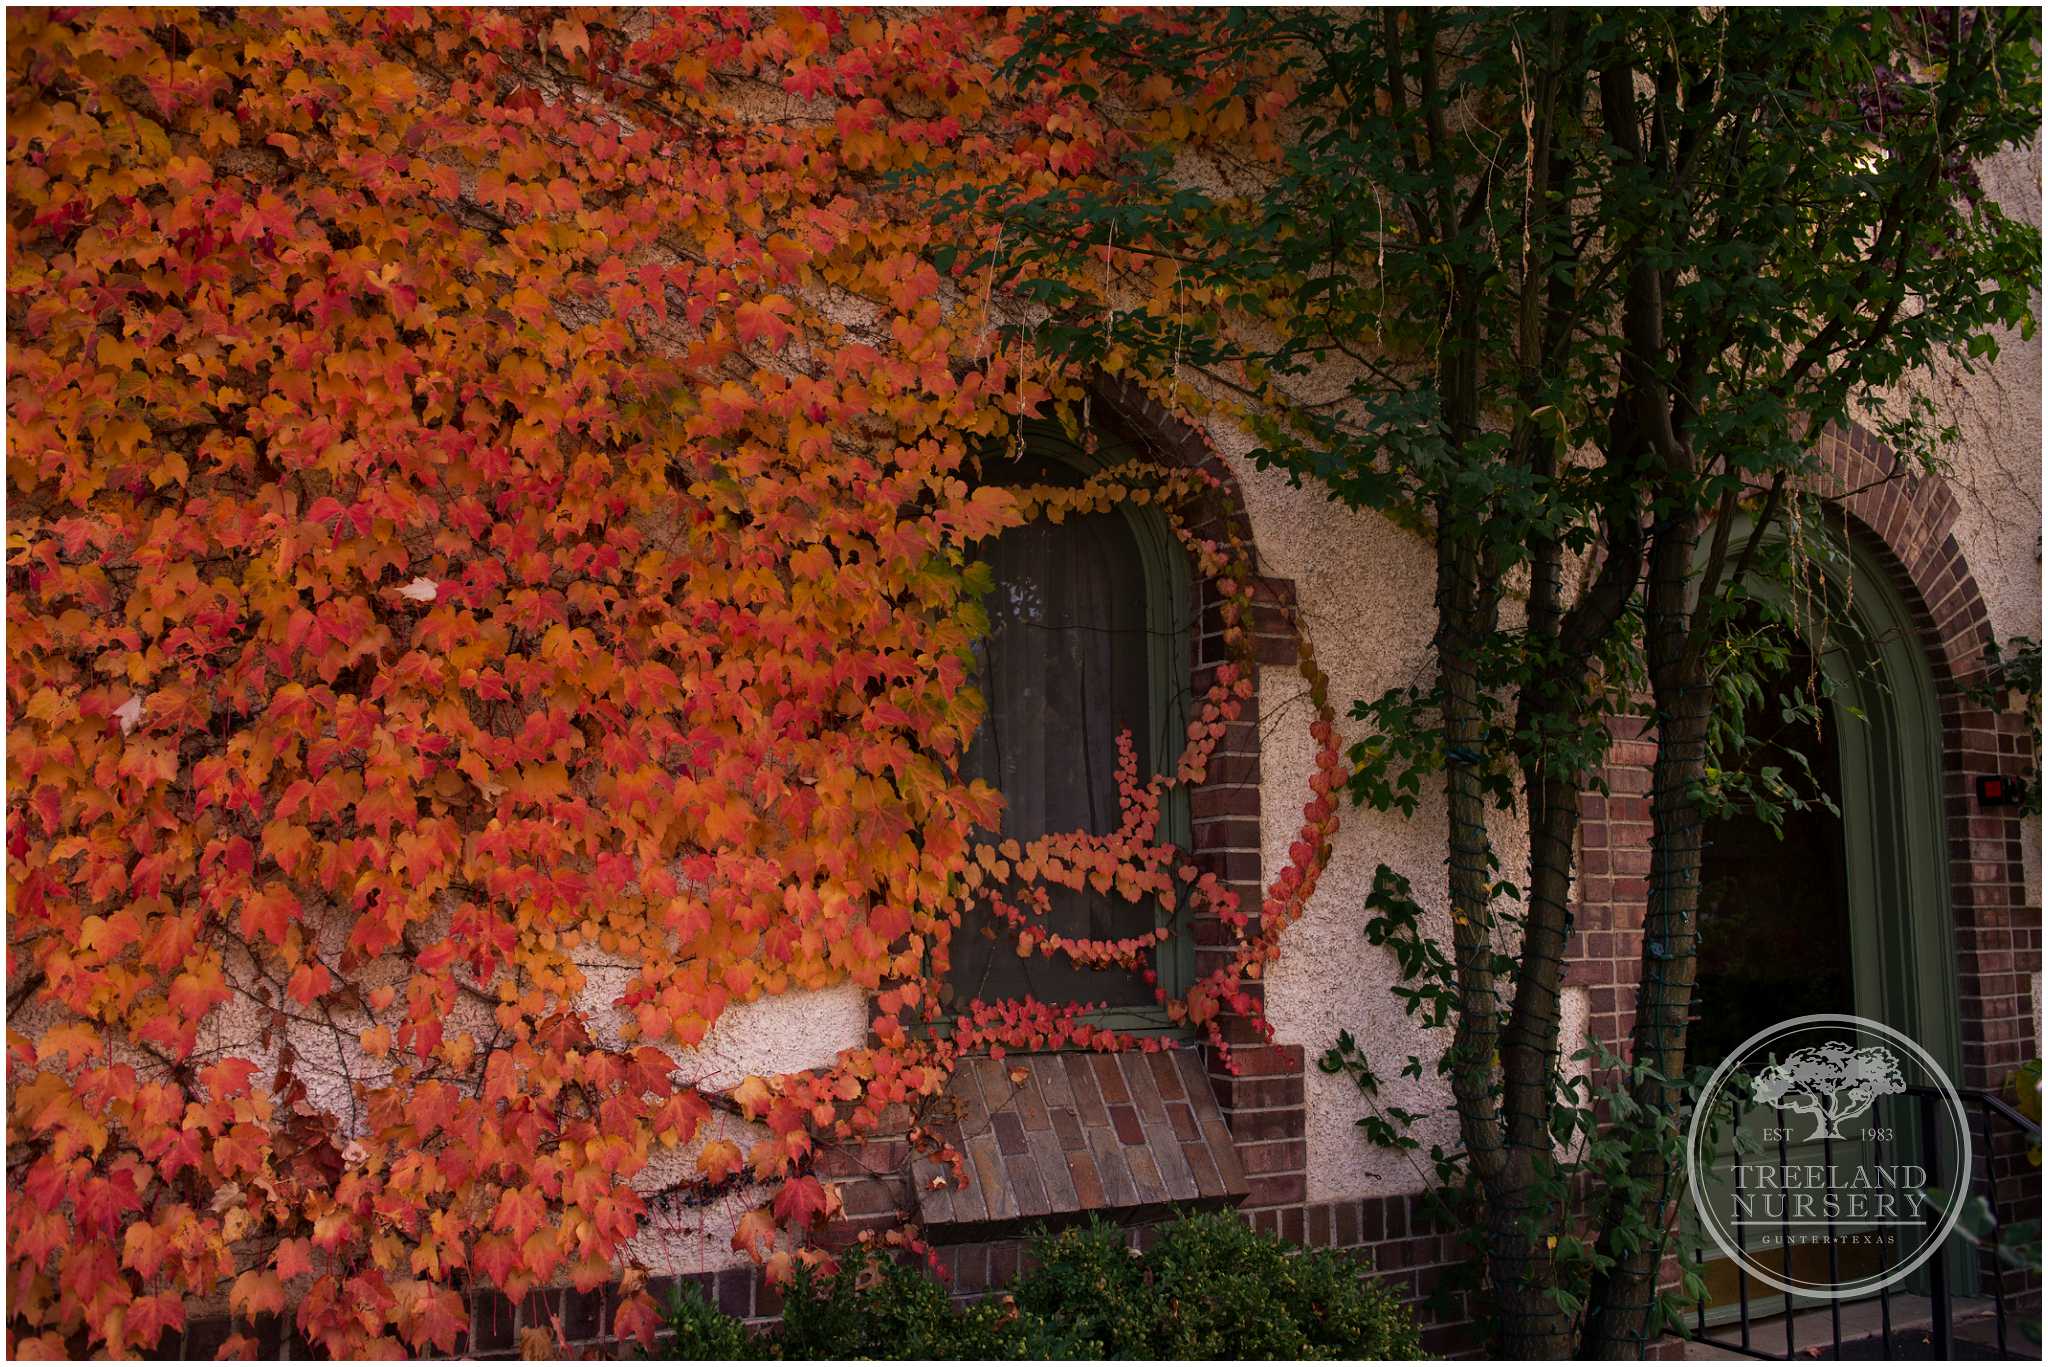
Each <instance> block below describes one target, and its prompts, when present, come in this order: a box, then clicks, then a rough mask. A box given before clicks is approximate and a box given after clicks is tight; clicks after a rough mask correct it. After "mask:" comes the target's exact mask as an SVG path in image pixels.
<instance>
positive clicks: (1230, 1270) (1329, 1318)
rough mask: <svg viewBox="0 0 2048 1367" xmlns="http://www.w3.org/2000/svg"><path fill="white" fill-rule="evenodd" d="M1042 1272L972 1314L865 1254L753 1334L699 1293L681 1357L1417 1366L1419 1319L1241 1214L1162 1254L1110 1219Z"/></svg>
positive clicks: (1065, 1236) (1054, 1249)
mask: <svg viewBox="0 0 2048 1367" xmlns="http://www.w3.org/2000/svg"><path fill="white" fill-rule="evenodd" d="M1032 1251H1033V1255H1034V1258H1035V1259H1036V1265H1035V1266H1034V1267H1033V1268H1032V1269H1031V1270H1030V1271H1029V1272H1027V1273H1026V1274H1025V1275H1024V1276H1023V1277H1022V1278H1021V1279H1019V1280H1018V1282H1017V1283H1016V1284H1015V1285H1014V1286H1013V1287H1012V1288H1011V1290H1010V1294H1009V1295H1007V1296H996V1297H991V1298H989V1299H986V1300H982V1301H979V1302H976V1303H974V1304H972V1305H967V1306H956V1305H954V1304H953V1303H952V1300H951V1298H950V1297H949V1296H948V1295H947V1294H946V1291H945V1289H944V1288H943V1287H942V1286H940V1285H939V1284H938V1283H937V1282H935V1281H933V1280H932V1279H931V1278H930V1277H928V1276H926V1275H925V1274H924V1273H923V1272H922V1271H920V1270H919V1269H917V1268H915V1267H912V1266H908V1265H904V1264H898V1263H890V1262H877V1261H873V1260H871V1259H869V1258H868V1257H867V1256H866V1255H864V1254H863V1253H861V1252H859V1251H855V1252H854V1253H850V1254H849V1255H847V1256H846V1257H845V1258H844V1259H843V1260H842V1261H841V1263H840V1266H839V1269H838V1271H836V1272H834V1273H833V1274H831V1275H830V1276H823V1277H820V1276H815V1275H813V1274H810V1273H809V1272H805V1273H802V1274H800V1275H799V1278H798V1280H797V1282H796V1284H795V1285H794V1286H793V1287H792V1288H791V1290H790V1294H789V1296H788V1298H787V1300H786V1302H785V1304H784V1307H783V1320H782V1324H781V1326H780V1327H779V1328H777V1329H774V1330H771V1331H769V1332H767V1333H765V1334H763V1335H761V1336H759V1337H753V1336H750V1335H749V1334H748V1333H747V1331H746V1330H745V1329H744V1328H743V1327H742V1326H741V1325H740V1324H739V1322H738V1321H736V1320H733V1319H730V1318H728V1317H726V1316H724V1315H721V1314H720V1313H719V1312H718V1311H717V1310H716V1309H714V1308H713V1307H711V1306H710V1305H709V1304H707V1303H705V1301H704V1300H703V1298H702V1297H701V1296H699V1295H697V1294H696V1292H695V1291H694V1289H693V1290H691V1291H690V1292H689V1293H688V1294H687V1296H686V1297H685V1299H684V1300H683V1301H681V1302H679V1303H678V1305H677V1307H676V1309H675V1310H674V1312H673V1313H672V1315H671V1318H670V1327H671V1328H672V1329H673V1330H674V1331H675V1338H674V1341H673V1343H672V1344H671V1345H670V1346H669V1347H668V1348H667V1350H666V1352H667V1355H668V1356H670V1357H673V1358H677V1359H711V1358H732V1357H775V1358H784V1359H789V1360H792V1361H796V1360H812V1359H819V1358H881V1359H910V1358H937V1359H963V1358H979V1359H998V1360H1009V1361H1019V1360H1047V1359H1055V1358H1122V1359H1138V1360H1146V1359H1161V1358H1168V1359H1188V1358H1210V1359H1214V1358H1311V1359H1313V1358H1416V1357H1420V1356H1422V1349H1421V1343H1420V1341H1419V1339H1418V1338H1417V1336H1416V1331H1415V1325H1414V1321H1413V1320H1412V1319H1411V1318H1410V1316H1409V1314H1408V1312H1407V1311H1406V1310H1405V1309H1403V1308H1402V1307H1401V1306H1400V1305H1399V1304H1398V1303H1397V1302H1396V1301H1395V1300H1394V1299H1393V1298H1392V1297H1391V1296H1389V1295H1388V1294H1387V1293H1386V1292H1385V1291H1384V1290H1382V1289H1381V1288H1379V1287H1378V1286H1375V1285H1371V1284H1369V1283H1367V1282H1365V1281H1364V1280H1363V1279H1362V1278H1361V1277H1360V1275H1359V1268H1358V1265H1357V1264H1356V1263H1353V1262H1350V1261H1348V1260H1346V1259H1344V1258H1340V1257H1338V1256H1337V1255H1335V1254H1333V1253H1328V1252H1314V1253H1302V1252H1294V1251H1291V1250H1290V1249H1289V1248H1288V1246H1287V1245H1285V1244H1283V1243H1281V1242H1280V1241H1279V1240H1278V1239H1275V1238H1273V1237H1272V1236H1270V1235H1264V1234H1258V1233H1255V1232H1253V1231H1252V1229H1251V1228H1250V1227H1249V1226H1247V1225H1246V1224H1245V1223H1244V1222H1243V1221H1242V1220H1239V1219H1237V1218H1236V1217H1234V1216H1231V1215H1200V1216H1195V1217H1193V1218H1190V1219H1186V1220H1179V1221H1175V1222H1174V1223H1172V1224H1169V1225H1166V1226H1164V1227H1163V1228H1162V1231H1161V1235H1160V1238H1159V1240H1158V1242H1157V1243H1156V1244H1155V1245H1154V1246H1153V1248H1152V1249H1151V1251H1150V1252H1148V1253H1143V1254H1140V1253H1139V1252H1137V1251H1136V1250H1134V1249H1132V1248H1130V1247H1129V1246H1128V1245H1126V1244H1125V1242H1124V1232H1123V1231H1122V1230H1120V1229H1118V1228H1116V1227H1114V1226H1111V1225H1106V1224H1102V1223H1099V1222H1098V1223H1095V1224H1091V1225H1088V1226H1087V1227H1085V1228H1078V1229H1069V1230H1066V1231H1064V1232H1061V1233H1058V1234H1049V1235H1040V1236H1039V1237H1038V1238H1037V1239H1035V1240H1034V1241H1033V1245H1032Z"/></svg>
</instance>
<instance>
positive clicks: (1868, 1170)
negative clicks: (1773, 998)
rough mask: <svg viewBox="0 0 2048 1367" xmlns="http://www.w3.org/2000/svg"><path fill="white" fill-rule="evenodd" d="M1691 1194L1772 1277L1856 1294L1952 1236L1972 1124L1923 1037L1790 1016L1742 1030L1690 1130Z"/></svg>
mask: <svg viewBox="0 0 2048 1367" xmlns="http://www.w3.org/2000/svg"><path fill="white" fill-rule="evenodd" d="M1685 1161H1686V1175H1687V1176H1688V1177H1689V1178H1690V1179H1691V1186H1692V1201H1693V1208H1694V1210H1695V1211H1697V1212H1698V1215H1699V1220H1700V1225H1701V1227H1702V1228H1703V1229H1704V1230H1705V1231H1706V1232H1707V1234H1708V1236H1709V1237H1711V1238H1712V1239H1713V1241H1714V1243H1715V1244H1716V1245H1717V1246H1718V1247H1719V1248H1720V1250H1721V1251H1722V1252H1723V1253H1725V1254H1726V1255H1727V1256H1728V1257H1729V1258H1730V1259H1732V1260H1733V1261H1734V1262H1735V1263H1736V1264H1737V1265H1738V1266H1740V1267H1741V1268H1742V1270H1743V1271H1745V1272H1747V1273H1748V1274H1749V1275H1750V1276H1752V1277H1754V1278H1756V1279H1757V1280H1758V1281H1760V1282H1763V1283H1764V1284H1765V1285H1767V1286H1771V1287H1775V1288H1776V1289H1777V1290H1779V1291H1783V1292H1787V1293H1793V1294H1797V1295H1801V1296H1810V1297H1816V1298H1819V1299H1823V1300H1839V1299H1842V1298H1845V1297H1850V1296H1863V1295H1868V1294H1870V1293H1872V1292H1875V1291H1877V1290H1879V1289H1881V1288H1883V1287H1887V1286H1890V1285H1892V1284H1893V1283H1894V1282H1897V1281H1900V1280H1901V1279H1903V1278H1905V1277H1908V1276H1910V1275H1912V1273H1913V1272H1914V1271H1915V1270H1917V1269H1918V1268H1919V1267H1920V1265H1921V1264H1923V1263H1925V1262H1926V1261H1927V1260H1928V1259H1929V1258H1931V1257H1933V1256H1934V1255H1935V1254H1936V1253H1937V1252H1938V1251H1939V1250H1940V1249H1941V1247H1942V1245H1943V1244H1944V1243H1945V1242H1946V1241H1947V1239H1948V1236H1949V1232H1950V1231H1951V1230H1953V1229H1954V1228H1955V1225H1956V1220H1957V1219H1958V1217H1960V1216H1961V1215H1962V1213H1963V1204H1964V1201H1965V1199H1966V1196H1967V1193H1968V1191H1969V1174H1970V1126H1969V1122H1968V1118H1967V1113H1966V1112H1965V1111H1964V1109H1963V1103H1962V1098H1961V1097H1959V1096H1958V1095H1957V1094H1956V1089H1955V1086H1954V1085H1953V1084H1952V1083H1951V1082H1950V1081H1949V1080H1948V1075H1947V1074H1946V1073H1944V1072H1943V1071H1942V1070H1941V1067H1940V1065H1938V1064H1936V1063H1935V1061H1934V1060H1933V1058H1932V1057H1930V1056H1929V1055H1928V1053H1927V1051H1926V1050H1925V1049H1922V1048H1921V1047H1920V1046H1919V1045H1918V1044H1916V1043H1914V1042H1913V1041H1912V1040H1910V1039H1908V1038H1906V1036H1904V1035H1902V1034H1900V1033H1899V1032H1898V1031H1896V1030H1894V1029H1892V1028H1891V1027H1890V1026H1888V1025H1880V1024H1879V1023H1878V1022H1876V1021H1873V1020H1866V1019H1865V1018H1863V1017H1861V1016H1843V1015H1817V1016H1798V1017H1795V1018H1793V1019H1791V1020H1788V1021H1782V1022H1780V1023H1779V1024H1777V1025H1774V1026H1771V1027H1770V1028H1769V1029H1767V1030H1760V1031H1758V1032H1757V1033H1756V1034H1754V1035H1752V1036H1750V1037H1749V1038H1748V1039H1746V1040H1744V1041H1743V1042H1742V1043H1741V1044H1740V1045H1738V1046H1737V1047H1736V1049H1735V1050H1734V1052H1733V1053H1731V1054H1729V1055H1728V1057H1727V1058H1726V1059H1724V1060H1723V1061H1722V1063H1721V1066H1720V1067H1719V1068H1717V1069H1715V1071H1714V1074H1713V1076H1712V1077H1711V1078H1709V1079H1708V1080H1707V1085H1706V1088H1705V1089H1704V1090H1703V1091H1702V1092H1701V1093H1700V1097H1699V1101H1698V1104H1697V1105H1696V1106H1695V1108H1694V1110H1693V1117H1692V1125H1691V1128H1690V1130H1689V1131H1688V1133H1687V1136H1686V1160H1685Z"/></svg>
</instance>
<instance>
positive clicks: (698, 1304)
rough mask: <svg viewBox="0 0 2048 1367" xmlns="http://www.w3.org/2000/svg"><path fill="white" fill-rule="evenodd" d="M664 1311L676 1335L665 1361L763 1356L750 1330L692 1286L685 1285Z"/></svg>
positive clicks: (757, 1341) (686, 1283) (692, 1284)
mask: <svg viewBox="0 0 2048 1367" xmlns="http://www.w3.org/2000/svg"><path fill="white" fill-rule="evenodd" d="M665 1308H666V1310H667V1314H668V1329H669V1332H670V1333H672V1334H674V1335H675V1338H674V1340H673V1341H672V1342H671V1343H669V1344H668V1345H667V1351H666V1352H665V1353H664V1354H663V1355H664V1356H666V1357H670V1358H674V1359H677V1360H679V1361H688V1362H709V1361H714V1360H725V1359H731V1358H751V1357H759V1356H760V1355H761V1349H762V1346H763V1345H762V1344H761V1343H760V1341H759V1340H758V1339H757V1338H756V1337H755V1336H754V1335H753V1334H752V1333H750V1332H748V1330H747V1326H746V1325H745V1324H744V1323H742V1322H741V1321H740V1320H737V1319H735V1318H733V1317H732V1316H731V1315H728V1314H726V1313H725V1312H724V1311H722V1310H720V1309H719V1308H718V1307H717V1306H715V1305H713V1304H712V1303H711V1302H710V1301H708V1300H706V1299H704V1293H703V1292H702V1291H699V1290H698V1289H697V1287H696V1284H695V1283H693V1282H684V1283H683V1286H682V1290H681V1291H679V1292H678V1293H677V1294H676V1298H675V1300H674V1301H673V1302H672V1303H671V1304H669V1305H668V1306H667V1307H665Z"/></svg>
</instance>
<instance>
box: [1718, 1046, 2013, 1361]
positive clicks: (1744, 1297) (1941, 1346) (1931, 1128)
mask: <svg viewBox="0 0 2048 1367" xmlns="http://www.w3.org/2000/svg"><path fill="white" fill-rule="evenodd" d="M1945 1095H1946V1093H1945V1092H1943V1091H1942V1090H1940V1089H1937V1088H1933V1087H1926V1086H1909V1087H1908V1088H1906V1091H1905V1094H1904V1097H1903V1099H1905V1100H1908V1101H1909V1102H1910V1103H1912V1104H1913V1105H1914V1107H1915V1110H1916V1111H1917V1112H1918V1118H1919V1121H1920V1131H1921V1133H1922V1134H1923V1135H1924V1136H1927V1137H1928V1138H1927V1140H1926V1142H1927V1146H1928V1152H1927V1175H1928V1180H1929V1183H1930V1185H1933V1184H1938V1183H1939V1182H1940V1181H1941V1168H1942V1160H1941V1152H1940V1147H1941V1146H1940V1141H1939V1139H1938V1138H1936V1137H1935V1136H1937V1135H1938V1133H1939V1127H1938V1126H1937V1125H1936V1123H1935V1122H1936V1120H1937V1117H1936V1115H1935V1114H1934V1105H1935V1102H1936V1099H1937V1098H1939V1097H1942V1096H1945ZM1957 1096H1958V1098H1959V1099H1960V1100H1962V1101H1963V1103H1964V1110H1965V1112H1966V1113H1967V1112H1968V1111H1969V1110H1971V1109H1972V1108H1974V1109H1975V1110H1976V1111H1977V1112H1978V1114H1979V1115H1981V1116H1982V1117H1983V1120H1984V1125H1983V1134H1984V1136H1985V1138H1986V1139H1987V1140H1990V1139H1992V1138H1993V1137H1994V1132H1995V1128H1996V1124H1997V1121H1998V1120H2001V1119H2002V1120H2004V1121H2006V1122H2007V1123H2008V1124H2010V1125H2011V1126H2012V1127H2013V1128H2014V1129H2015V1130H2016V1131H2018V1133H2019V1136H2020V1138H2021V1139H2023V1140H2026V1139H2032V1140H2034V1141H2036V1142H2038V1141H2039V1140H2040V1137H2041V1127H2040V1125H2039V1124H2038V1123H2036V1122H2035V1121H2033V1120H2030V1119H2028V1118H2027V1117H2026V1116H2025V1115H2024V1114H2022V1113H2021V1112H2020V1111H2019V1110H2017V1109H2016V1108H2015V1107H2013V1106H2012V1105H2011V1104H2010V1103H2009V1102H2007V1101H2006V1100H2005V1098H2004V1097H2003V1096H2001V1095H1999V1094H1998V1093H1996V1092H1993V1091H1989V1090H1986V1089H1982V1088H1965V1089H1958V1092H1957ZM1966 1123H1967V1121H1966ZM1972 1128H1975V1127H1974V1126H1972ZM1780 1148H1781V1150H1782V1148H1783V1144H1782V1142H1781V1144H1780ZM1880 1152H1881V1151H1880ZM1976 1157H1977V1158H1980V1159H1981V1160H1982V1168H1981V1171H1982V1174H1983V1177H1982V1190H1981V1191H1979V1192H1978V1194H1979V1195H1981V1196H1983V1197H1984V1199H1985V1204H1986V1205H1987V1206H1988V1207H1989V1209H1990V1214H1991V1231H1990V1240H1991V1244H1992V1246H1993V1247H1994V1248H1995V1247H1996V1246H1997V1241H1998V1238H1999V1234H2000V1232H2001V1230H2002V1228H2003V1225H2002V1222H2001V1221H2000V1219H1999V1215H1998V1195H1999V1193H1998V1185H1999V1184H1998V1172H1997V1167H1996V1163H1995V1162H1994V1154H1993V1153H1992V1152H1991V1151H1990V1150H1989V1149H1988V1148H1987V1151H1985V1152H1984V1153H1982V1154H1980V1155H1976ZM1783 1160H1784V1155H1783V1153H1782V1152H1781V1154H1780V1161H1783ZM1829 1161H1830V1162H1832V1158H1831V1157H1830V1159H1829ZM1880 1161H1881V1160H1880ZM1972 1166H1975V1163H1974V1162H1973V1165H1972ZM1957 1178H1958V1180H1959V1181H1961V1182H1962V1183H1963V1184H1964V1188H1965V1190H1968V1189H1970V1188H1974V1187H1977V1186H1978V1175H1977V1173H1975V1172H1959V1173H1958V1174H1957ZM1829 1258H1830V1264H1831V1265H1832V1264H1833V1261H1834V1249H1833V1248H1832V1247H1830V1249H1829ZM1927 1275H1928V1283H1929V1285H1928V1289H1929V1292H1930V1293H1931V1294H1930V1297H1929V1299H1930V1301H1931V1302H1932V1312H1933V1313H1932V1321H1933V1322H1932V1324H1931V1325H1930V1326H1929V1328H1930V1330H1931V1332H1932V1334H1933V1338H1934V1343H1933V1345H1932V1346H1933V1347H1934V1349H1935V1353H1936V1356H1937V1357H1940V1358H1944V1359H1945V1358H1948V1357H1951V1356H1953V1353H1954V1348H1955V1307H1954V1300H1953V1296H1952V1293H1951V1289H1950V1286H1949V1276H1948V1259H1947V1257H1946V1255H1937V1256H1935V1257H1933V1258H1931V1259H1929V1260H1928V1265H1927ZM1736 1277H1737V1283H1736V1287H1737V1294H1738V1297H1739V1304H1740V1311H1739V1314H1740V1321H1741V1331H1740V1332H1741V1341H1740V1343H1730V1342H1725V1341H1723V1340H1719V1339H1709V1338H1708V1337H1707V1319H1706V1313H1707V1312H1706V1305H1705V1303H1704V1302H1702V1303H1701V1304H1700V1306H1699V1307H1698V1309H1697V1312H1696V1316H1695V1325H1694V1333H1693V1338H1694V1340H1695V1341H1701V1342H1709V1343H1712V1344H1713V1346H1715V1347H1717V1348H1721V1349H1724V1350H1727V1351H1732V1352H1735V1353H1738V1354H1740V1355H1742V1356H1745V1357H1752V1358H1760V1359H1764V1360H1779V1361H1781V1360H1785V1359H1790V1358H1792V1357H1794V1356H1795V1355H1799V1354H1801V1349H1800V1347H1799V1345H1798V1344H1797V1341H1796V1331H1795V1320H1796V1318H1797V1313H1798V1312H1797V1310H1796V1308H1795V1306H1794V1304H1793V1297H1791V1296H1786V1297H1785V1298H1784V1311H1783V1314H1784V1319H1785V1351H1784V1354H1783V1357H1782V1358H1780V1357H1779V1356H1778V1355H1776V1354H1773V1353H1769V1352H1767V1351H1765V1350H1763V1349H1762V1348H1760V1347H1758V1346H1756V1345H1755V1343H1754V1342H1753V1339H1752V1336H1751V1322H1750V1305H1749V1300H1750V1298H1749V1274H1748V1273H1747V1272H1746V1271H1743V1270H1742V1269H1741V1268H1740V1267H1738V1268H1737V1269H1736ZM1990 1282H1991V1293H1992V1299H1993V1303H1994V1307H1995V1309H1994V1315H1995V1320H1996V1326H1997V1336H1998V1351H1999V1355H2000V1356H2001V1357H2005V1356H2007V1355H2008V1346H2007V1334H2006V1298H2005V1270H2004V1269H2002V1268H1999V1267H1998V1266H1996V1260H1995V1259H1994V1263H1993V1268H1992V1271H1991V1275H1990ZM1877 1299H1878V1305H1879V1314H1880V1316H1881V1324H1882V1328H1881V1331H1880V1338H1881V1340H1882V1343H1883V1352H1884V1356H1885V1358H1886V1359H1887V1360H1889V1359H1890V1358H1891V1357H1892V1355H1893V1342H1892V1339H1893V1332H1892V1313H1891V1289H1890V1288H1889V1287H1884V1288H1881V1289H1880V1290H1879V1291H1878V1293H1877ZM1829 1309H1830V1312H1831V1313H1830V1315H1829V1321H1830V1325H1831V1327H1832V1330H1833V1340H1834V1342H1833V1345H1832V1346H1833V1348H1834V1356H1835V1357H1836V1358H1838V1359H1839V1358H1840V1357H1841V1356H1842V1348H1843V1342H1842V1317H1841V1305H1840V1302H1835V1303H1833V1304H1831V1305H1830V1307H1829ZM1804 1351H1805V1353H1807V1354H1817V1353H1818V1352H1819V1351H1820V1346H1819V1345H1814V1346H1812V1347H1809V1348H1807V1349H1805V1350H1804Z"/></svg>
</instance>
